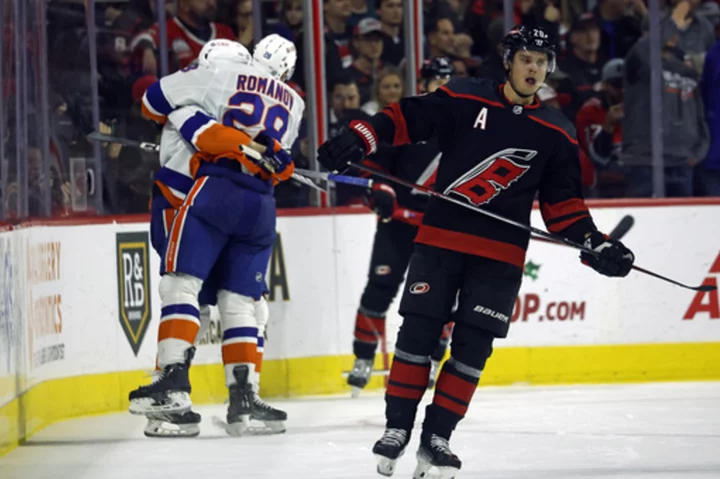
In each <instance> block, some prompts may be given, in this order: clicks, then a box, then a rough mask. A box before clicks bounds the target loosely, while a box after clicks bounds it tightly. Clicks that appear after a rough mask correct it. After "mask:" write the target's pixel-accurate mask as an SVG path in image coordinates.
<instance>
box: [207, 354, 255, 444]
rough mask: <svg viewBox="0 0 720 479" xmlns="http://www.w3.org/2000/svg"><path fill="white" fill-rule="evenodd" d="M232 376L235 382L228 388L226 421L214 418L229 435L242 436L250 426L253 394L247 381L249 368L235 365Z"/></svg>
mask: <svg viewBox="0 0 720 479" xmlns="http://www.w3.org/2000/svg"><path fill="white" fill-rule="evenodd" d="M233 376H235V384H233V385H232V386H230V387H229V388H228V389H229V391H230V404H229V405H228V412H227V416H226V419H227V422H222V421H220V420H219V419H216V420H215V423H216V424H217V425H218V426H221V427H222V428H223V429H225V432H227V433H228V434H230V435H231V436H242V435H244V434H245V432H246V431H247V430H248V427H249V426H250V415H251V414H252V412H253V403H254V401H255V397H254V396H255V395H254V394H253V390H252V386H251V385H250V383H249V377H250V368H248V367H247V366H245V365H241V366H235V368H234V369H233Z"/></svg>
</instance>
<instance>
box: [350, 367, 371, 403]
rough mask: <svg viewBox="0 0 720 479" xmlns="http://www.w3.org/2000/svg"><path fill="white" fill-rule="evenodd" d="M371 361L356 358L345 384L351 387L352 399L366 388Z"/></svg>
mask: <svg viewBox="0 0 720 479" xmlns="http://www.w3.org/2000/svg"><path fill="white" fill-rule="evenodd" d="M372 370H373V360H372V359H360V358H356V359H355V363H354V364H353V368H352V371H350V374H348V378H347V383H348V384H349V385H350V386H352V397H358V396H359V395H360V391H362V390H363V388H365V386H367V383H368V382H369V381H370V376H372Z"/></svg>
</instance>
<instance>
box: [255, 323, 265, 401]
mask: <svg viewBox="0 0 720 479" xmlns="http://www.w3.org/2000/svg"><path fill="white" fill-rule="evenodd" d="M255 351H256V353H255V379H254V381H253V390H254V391H255V392H256V393H257V394H259V393H260V374H261V373H262V362H263V354H264V352H265V338H264V337H263V336H262V335H261V334H258V337H257V349H256V350H255Z"/></svg>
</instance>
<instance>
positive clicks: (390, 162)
mask: <svg viewBox="0 0 720 479" xmlns="http://www.w3.org/2000/svg"><path fill="white" fill-rule="evenodd" d="M453 72H454V68H453V66H452V63H450V60H449V59H447V58H443V57H439V58H434V59H432V60H426V61H425V62H424V63H423V66H422V68H421V69H420V81H421V84H420V86H421V88H422V91H423V92H427V93H430V92H434V91H435V90H437V89H438V88H439V87H441V86H442V85H444V84H446V83H447V82H448V81H449V80H450V77H451V75H452V74H453ZM439 160H440V149H439V147H438V144H437V139H435V138H432V139H430V140H429V141H427V142H422V143H417V144H407V145H401V146H396V147H393V146H381V147H380V148H379V150H378V151H377V153H375V154H374V155H372V156H370V157H369V158H367V159H365V160H364V161H363V163H364V164H365V165H367V166H370V167H372V168H377V169H379V170H382V171H386V172H388V173H391V174H393V175H397V176H399V177H401V178H404V179H407V180H409V181H412V182H416V183H420V184H423V185H425V186H432V184H433V183H434V182H435V172H436V171H437V165H438V161H439ZM395 191H396V190H394V189H393V188H392V187H391V186H390V185H385V184H381V183H380V184H378V183H375V185H374V188H373V191H372V192H371V196H370V203H371V206H373V207H375V203H378V202H380V201H382V202H384V203H385V204H389V205H391V207H390V210H393V209H394V212H393V211H390V212H389V213H393V214H392V216H391V217H389V218H388V220H390V221H379V222H378V224H377V230H376V231H375V240H374V242H373V250H372V256H371V259H370V271H369V272H368V282H367V284H366V286H365V290H364V291H363V295H362V297H361V298H360V307H359V308H358V311H357V314H356V316H355V332H354V341H353V352H354V354H355V363H354V365H353V368H352V371H350V374H349V375H348V379H347V382H348V384H349V385H350V386H352V387H353V395H354V396H355V395H357V393H358V392H359V390H361V389H363V388H364V387H365V386H366V385H367V383H368V381H369V380H370V376H371V374H372V370H373V363H374V359H375V352H376V351H377V347H378V342H379V341H384V337H385V314H386V313H387V310H388V308H390V303H392V300H393V298H394V297H395V295H396V294H397V291H398V289H399V288H400V285H401V284H402V282H403V279H404V278H405V270H406V269H407V266H408V262H409V261H410V255H411V254H412V250H413V239H415V235H416V234H417V227H418V225H419V224H420V222H421V221H422V215H423V211H425V205H426V204H427V200H428V196H427V195H426V194H424V193H420V192H419V191H409V190H407V189H405V188H403V189H399V190H397V195H396V192H395ZM395 205H397V206H396V207H394V206H395ZM376 209H377V208H376ZM387 216H390V215H387ZM446 329H447V328H446ZM448 341H449V338H448V335H447V334H443V337H442V338H441V339H440V341H439V343H438V346H437V347H436V348H435V351H433V354H432V358H431V359H432V361H431V365H432V367H431V369H430V384H428V387H430V388H432V386H433V383H434V382H435V378H436V377H437V372H438V368H439V364H440V361H441V360H442V358H443V356H444V355H445V349H446V348H447V344H448ZM385 367H386V368H387V367H388V365H385Z"/></svg>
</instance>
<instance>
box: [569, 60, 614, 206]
mask: <svg viewBox="0 0 720 479" xmlns="http://www.w3.org/2000/svg"><path fill="white" fill-rule="evenodd" d="M624 68H625V61H624V60H623V59H622V58H615V59H613V60H610V61H609V62H607V63H606V64H605V66H604V67H603V70H602V91H603V95H602V96H601V97H600V98H591V99H589V100H588V101H587V102H586V103H585V104H584V105H583V106H582V108H580V111H579V112H578V114H577V120H576V130H577V139H578V144H579V147H580V150H582V152H583V153H584V155H585V158H587V159H588V160H590V162H589V163H588V164H583V165H582V166H583V170H586V169H587V170H589V171H590V174H591V175H592V176H593V178H594V181H593V183H594V187H595V191H594V192H593V196H597V197H600V198H618V197H622V196H624V194H625V175H624V174H623V171H622V166H621V165H620V151H621V147H622V120H623V117H624V106H623V93H624V92H623V76H624Z"/></svg>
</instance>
